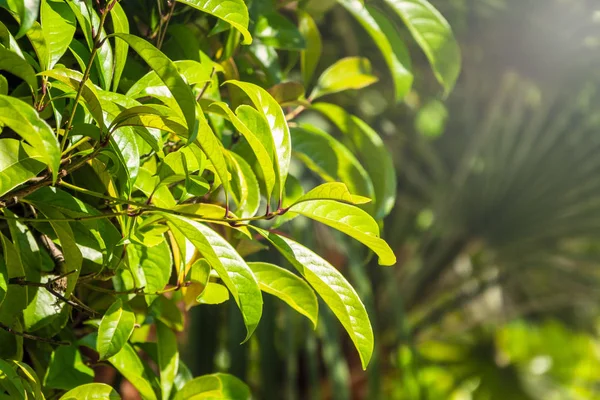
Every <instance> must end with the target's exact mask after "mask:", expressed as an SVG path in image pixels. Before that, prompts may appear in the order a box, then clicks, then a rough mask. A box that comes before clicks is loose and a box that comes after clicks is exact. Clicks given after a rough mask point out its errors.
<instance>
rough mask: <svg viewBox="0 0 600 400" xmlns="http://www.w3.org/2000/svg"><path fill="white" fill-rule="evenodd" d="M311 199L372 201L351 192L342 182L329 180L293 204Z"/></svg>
mask: <svg viewBox="0 0 600 400" xmlns="http://www.w3.org/2000/svg"><path fill="white" fill-rule="evenodd" d="M310 200H336V201H341V202H344V203H348V204H365V203H368V202H370V201H371V199H369V198H368V197H363V196H358V195H355V194H351V193H350V191H349V190H348V187H347V186H346V185H344V184H343V183H341V182H329V183H323V184H321V185H319V186H317V187H315V188H313V189H311V190H310V191H309V192H308V193H306V194H304V195H301V196H300V197H298V198H297V199H295V200H294V201H293V203H292V204H291V205H296V204H298V203H302V202H305V201H310Z"/></svg>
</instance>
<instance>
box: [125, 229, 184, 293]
mask: <svg viewBox="0 0 600 400" xmlns="http://www.w3.org/2000/svg"><path fill="white" fill-rule="evenodd" d="M127 259H128V262H129V268H130V269H131V273H132V274H133V276H134V279H135V282H136V286H137V287H138V288H141V287H143V288H144V292H146V293H156V292H157V291H160V290H163V289H164V288H165V286H167V284H168V283H169V278H170V276H171V272H172V270H173V261H172V260H173V257H172V256H171V251H170V249H169V245H168V244H167V242H166V241H165V240H164V239H163V240H162V241H161V243H160V244H159V245H156V246H152V247H146V246H140V245H138V244H133V243H132V244H129V245H128V246H127ZM156 298H157V296H156V295H147V296H146V303H148V305H150V304H151V303H152V302H153V301H154V300H155V299H156Z"/></svg>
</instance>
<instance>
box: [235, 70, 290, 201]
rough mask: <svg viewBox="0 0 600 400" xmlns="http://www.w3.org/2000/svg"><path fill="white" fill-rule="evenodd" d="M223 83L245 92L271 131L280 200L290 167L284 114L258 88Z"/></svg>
mask: <svg viewBox="0 0 600 400" xmlns="http://www.w3.org/2000/svg"><path fill="white" fill-rule="evenodd" d="M225 83H230V84H232V85H236V86H237V87H239V88H240V89H242V90H243V91H244V92H246V94H247V95H248V97H249V98H250V100H252V103H254V106H255V107H256V109H257V110H258V111H259V112H260V113H261V114H262V115H263V117H264V118H265V119H266V121H267V122H268V125H269V129H270V131H271V137H272V138H273V144H274V146H275V147H274V148H275V157H274V158H276V160H277V162H276V163H275V175H276V176H277V177H278V179H279V181H278V184H279V185H278V186H279V192H278V195H279V198H281V196H282V194H283V189H284V187H285V179H286V177H287V174H288V170H289V167H290V157H291V151H292V149H291V140H290V128H289V127H288V124H287V121H286V120H285V114H284V113H283V110H282V109H281V106H280V105H279V104H278V103H277V101H276V100H275V99H274V98H273V96H271V95H270V94H269V92H267V91H266V90H264V89H263V88H261V87H260V86H257V85H254V84H252V83H248V82H241V81H236V80H229V81H227V82H225ZM255 133H256V132H255ZM263 143H264V142H263Z"/></svg>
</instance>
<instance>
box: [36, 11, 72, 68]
mask: <svg viewBox="0 0 600 400" xmlns="http://www.w3.org/2000/svg"><path fill="white" fill-rule="evenodd" d="M41 21H42V24H41V25H42V33H43V35H44V39H45V41H46V46H47V48H48V65H44V66H43V69H51V68H53V67H54V65H55V64H56V63H57V62H58V60H59V59H60V58H61V57H62V56H63V54H65V51H67V49H68V48H69V45H70V44H71V40H72V39H73V35H74V34H75V29H76V28H77V21H76V19H75V15H74V14H73V11H71V8H70V7H69V6H68V5H67V4H66V3H65V2H64V1H60V0H42V8H41Z"/></svg>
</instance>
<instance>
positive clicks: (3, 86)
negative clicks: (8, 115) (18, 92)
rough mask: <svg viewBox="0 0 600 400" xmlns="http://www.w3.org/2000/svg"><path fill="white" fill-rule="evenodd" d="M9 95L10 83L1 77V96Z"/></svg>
mask: <svg viewBox="0 0 600 400" xmlns="http://www.w3.org/2000/svg"><path fill="white" fill-rule="evenodd" d="M7 94H8V81H7V80H6V78H5V77H4V75H0V95H4V96H6V95H7Z"/></svg>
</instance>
